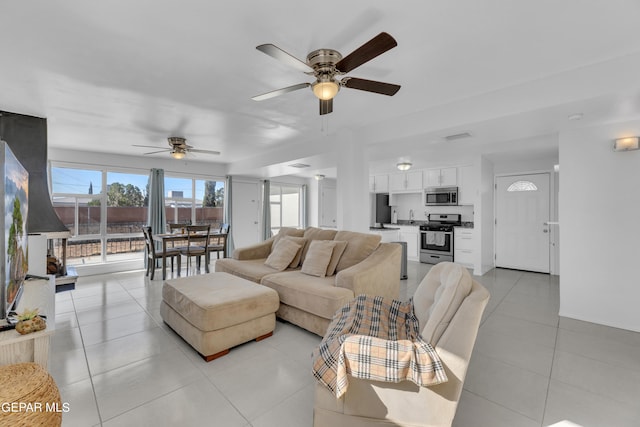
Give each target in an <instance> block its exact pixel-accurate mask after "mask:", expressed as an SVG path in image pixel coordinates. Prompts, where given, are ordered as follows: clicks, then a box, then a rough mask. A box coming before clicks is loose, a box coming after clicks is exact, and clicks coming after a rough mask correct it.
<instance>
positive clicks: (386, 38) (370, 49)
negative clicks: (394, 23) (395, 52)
mask: <svg viewBox="0 0 640 427" xmlns="http://www.w3.org/2000/svg"><path fill="white" fill-rule="evenodd" d="M396 46H398V43H397V42H396V40H395V39H394V38H393V37H391V36H390V35H389V34H387V33H384V32H382V33H380V34H378V35H377V36H375V37H374V38H372V39H371V40H369V41H368V42H366V43H365V44H363V45H362V46H360V47H359V48H357V49H356V50H354V51H353V52H351V53H350V54H349V55H347V56H345V57H344V58H342V59H341V60H340V61H338V63H337V64H336V68H337V69H338V70H339V71H341V72H343V73H348V72H349V71H351V70H353V69H355V68H357V67H359V66H360V65H362V64H364V63H365V62H367V61H371V60H372V59H373V58H375V57H376V56H378V55H381V54H383V53H385V52H386V51H388V50H389V49H393V48H394V47H396Z"/></svg>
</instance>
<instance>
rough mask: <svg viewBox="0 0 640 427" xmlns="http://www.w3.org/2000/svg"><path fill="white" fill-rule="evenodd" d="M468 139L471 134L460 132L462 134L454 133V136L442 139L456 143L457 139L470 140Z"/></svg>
mask: <svg viewBox="0 0 640 427" xmlns="http://www.w3.org/2000/svg"><path fill="white" fill-rule="evenodd" d="M470 137H471V133H469V132H462V133H456V134H454V135H447V136H445V137H444V139H446V140H447V141H456V140H458V139H463V138H470Z"/></svg>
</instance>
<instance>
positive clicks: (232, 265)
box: [215, 258, 278, 283]
mask: <svg viewBox="0 0 640 427" xmlns="http://www.w3.org/2000/svg"><path fill="white" fill-rule="evenodd" d="M265 261H266V258H260V259H247V260H237V259H233V258H222V259H217V260H216V267H215V270H216V271H217V272H225V273H229V274H233V275H235V276H238V277H242V278H243V279H247V280H251V281H252V282H256V283H260V279H262V278H263V277H264V276H266V275H267V274H272V273H277V272H278V270H276V269H275V268H271V267H269V266H268V265H265V263H264V262H265Z"/></svg>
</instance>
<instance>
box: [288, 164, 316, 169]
mask: <svg viewBox="0 0 640 427" xmlns="http://www.w3.org/2000/svg"><path fill="white" fill-rule="evenodd" d="M289 166H291V167H292V168H298V169H302V168H308V167H311V165H305V164H304V163H293V164H290V165H289Z"/></svg>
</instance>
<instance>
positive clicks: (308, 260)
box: [302, 240, 336, 277]
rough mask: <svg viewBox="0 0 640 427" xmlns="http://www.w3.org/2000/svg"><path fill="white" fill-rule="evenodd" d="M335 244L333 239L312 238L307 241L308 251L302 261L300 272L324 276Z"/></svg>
mask: <svg viewBox="0 0 640 427" xmlns="http://www.w3.org/2000/svg"><path fill="white" fill-rule="evenodd" d="M335 246H336V242H334V241H333V240H312V241H311V242H309V252H307V256H306V257H305V259H304V262H303V263H302V272H303V273H304V274H310V275H312V276H318V277H324V276H326V275H327V267H329V262H331V254H332V253H333V248H335Z"/></svg>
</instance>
